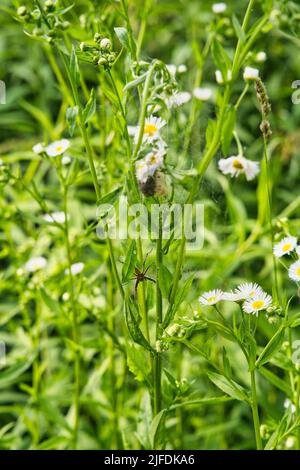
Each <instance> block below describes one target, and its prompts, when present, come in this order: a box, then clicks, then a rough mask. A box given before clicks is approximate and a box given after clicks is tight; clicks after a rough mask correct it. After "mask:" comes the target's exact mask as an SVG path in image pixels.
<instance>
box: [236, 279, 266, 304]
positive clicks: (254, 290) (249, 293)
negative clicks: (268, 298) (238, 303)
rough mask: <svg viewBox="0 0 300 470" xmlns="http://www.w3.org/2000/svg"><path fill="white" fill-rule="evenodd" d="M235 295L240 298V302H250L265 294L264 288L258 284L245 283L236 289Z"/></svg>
mask: <svg viewBox="0 0 300 470" xmlns="http://www.w3.org/2000/svg"><path fill="white" fill-rule="evenodd" d="M234 292H235V294H236V295H237V296H238V297H239V299H240V300H248V299H252V298H254V297H255V296H258V295H261V294H264V293H265V292H264V291H263V289H262V287H261V286H260V285H258V284H257V283H256V282H255V283H253V282H244V283H243V284H240V285H239V286H237V288H236V289H235V291H234Z"/></svg>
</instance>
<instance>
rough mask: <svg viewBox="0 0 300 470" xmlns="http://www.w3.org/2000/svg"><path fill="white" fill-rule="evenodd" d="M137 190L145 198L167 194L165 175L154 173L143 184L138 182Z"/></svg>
mask: <svg viewBox="0 0 300 470" xmlns="http://www.w3.org/2000/svg"><path fill="white" fill-rule="evenodd" d="M139 188H140V190H141V192H142V193H143V195H144V196H145V197H151V196H165V195H166V194H167V187H166V181H165V175H164V174H163V173H161V172H159V171H156V172H155V173H154V175H153V176H149V177H148V178H147V180H146V181H145V182H139Z"/></svg>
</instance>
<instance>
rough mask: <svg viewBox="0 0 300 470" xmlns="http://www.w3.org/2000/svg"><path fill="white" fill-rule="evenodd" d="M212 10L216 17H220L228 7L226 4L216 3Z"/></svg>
mask: <svg viewBox="0 0 300 470" xmlns="http://www.w3.org/2000/svg"><path fill="white" fill-rule="evenodd" d="M211 8H212V11H213V13H214V14H215V15H220V14H221V13H224V12H225V11H226V10H227V5H226V3H224V2H220V3H214V4H213V6H212V7H211Z"/></svg>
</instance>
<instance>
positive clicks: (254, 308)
mask: <svg viewBox="0 0 300 470" xmlns="http://www.w3.org/2000/svg"><path fill="white" fill-rule="evenodd" d="M271 305H272V297H271V296H270V295H268V294H266V293H265V292H261V293H259V294H256V295H255V296H254V297H252V298H251V299H248V300H246V301H245V302H244V303H243V310H244V312H245V313H249V314H253V315H258V312H261V311H262V310H267V308H268V307H270V306H271Z"/></svg>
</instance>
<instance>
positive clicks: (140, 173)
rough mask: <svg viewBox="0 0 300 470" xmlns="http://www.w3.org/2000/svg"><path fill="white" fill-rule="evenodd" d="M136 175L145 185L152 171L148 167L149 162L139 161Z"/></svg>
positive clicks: (136, 166) (136, 165)
mask: <svg viewBox="0 0 300 470" xmlns="http://www.w3.org/2000/svg"><path fill="white" fill-rule="evenodd" d="M135 174H136V178H137V180H138V181H139V182H140V183H145V182H146V181H147V179H148V178H149V176H150V169H149V166H148V165H147V162H146V161H145V160H144V159H143V160H138V161H137V162H136V164H135Z"/></svg>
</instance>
